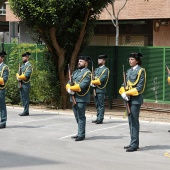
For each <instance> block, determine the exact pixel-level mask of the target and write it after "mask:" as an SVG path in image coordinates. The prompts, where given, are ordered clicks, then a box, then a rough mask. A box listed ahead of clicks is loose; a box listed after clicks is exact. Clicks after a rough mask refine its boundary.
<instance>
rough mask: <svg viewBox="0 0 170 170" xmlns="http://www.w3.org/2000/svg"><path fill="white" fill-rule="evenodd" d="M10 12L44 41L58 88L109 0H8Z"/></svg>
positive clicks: (74, 63) (73, 66)
mask: <svg viewBox="0 0 170 170" xmlns="http://www.w3.org/2000/svg"><path fill="white" fill-rule="evenodd" d="M9 2H10V7H11V9H12V10H13V12H14V14H15V15H16V16H17V17H18V18H19V19H20V20H21V21H23V22H24V23H25V25H26V26H28V27H29V28H31V29H32V30H33V32H34V33H35V34H36V35H37V36H38V37H40V38H41V39H42V40H43V42H45V44H46V46H47V48H48V50H49V52H50V54H51V56H52V58H53V61H54V62H55V63H56V68H57V69H58V73H59V79H60V83H61V95H62V96H63V93H64V95H66V93H65V92H64V91H65V89H63V88H62V86H64V84H65V83H66V81H67V80H68V74H67V73H66V72H65V71H64V70H65V68H66V64H67V63H70V68H71V70H73V69H74V68H75V65H76V59H77V56H78V54H79V52H80V50H81V49H82V48H83V47H84V46H85V45H87V43H88V38H89V37H90V36H91V35H92V33H93V29H94V26H95V21H96V20H97V18H98V15H99V14H100V12H101V11H102V9H103V8H105V7H106V6H107V4H108V3H109V2H111V0H9Z"/></svg>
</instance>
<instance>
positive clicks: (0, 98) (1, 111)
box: [0, 93, 7, 124]
mask: <svg viewBox="0 0 170 170" xmlns="http://www.w3.org/2000/svg"><path fill="white" fill-rule="evenodd" d="M0 116H1V123H0V124H5V123H6V121H7V110H6V103H5V93H0Z"/></svg>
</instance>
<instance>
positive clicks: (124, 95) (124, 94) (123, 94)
mask: <svg viewBox="0 0 170 170" xmlns="http://www.w3.org/2000/svg"><path fill="white" fill-rule="evenodd" d="M121 96H122V98H123V99H124V100H126V101H129V100H130V99H129V97H128V96H127V95H126V93H125V92H124V93H122V94H121Z"/></svg>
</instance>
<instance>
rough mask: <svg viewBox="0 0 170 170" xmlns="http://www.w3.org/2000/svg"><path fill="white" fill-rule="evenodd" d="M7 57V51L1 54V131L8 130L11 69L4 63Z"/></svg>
mask: <svg viewBox="0 0 170 170" xmlns="http://www.w3.org/2000/svg"><path fill="white" fill-rule="evenodd" d="M5 55H7V54H6V52H5V51H2V52H0V116H1V118H0V119H1V122H0V129H2V128H6V121H7V109H6V103H5V91H6V85H7V81H8V76H9V68H8V66H7V65H6V64H4V62H3V61H4V57H5Z"/></svg>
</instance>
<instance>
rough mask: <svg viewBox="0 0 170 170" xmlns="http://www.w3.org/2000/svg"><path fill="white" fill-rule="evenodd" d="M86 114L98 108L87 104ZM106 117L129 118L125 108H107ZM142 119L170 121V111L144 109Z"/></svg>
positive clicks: (40, 106) (31, 107) (49, 109)
mask: <svg viewBox="0 0 170 170" xmlns="http://www.w3.org/2000/svg"><path fill="white" fill-rule="evenodd" d="M8 106H10V107H21V106H19V105H8ZM30 109H40V110H48V111H53V112H63V113H69V114H70V113H72V109H66V110H62V109H52V108H51V107H47V106H44V105H30ZM86 114H88V115H91V116H92V117H93V116H94V117H95V116H96V108H95V107H91V106H87V109H86ZM105 117H108V118H124V119H127V116H126V115H125V109H114V108H113V109H112V110H110V109H107V108H106V109H105ZM140 120H146V121H156V122H166V123H170V113H165V112H153V111H151V112H150V111H143V110H141V112H140Z"/></svg>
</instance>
